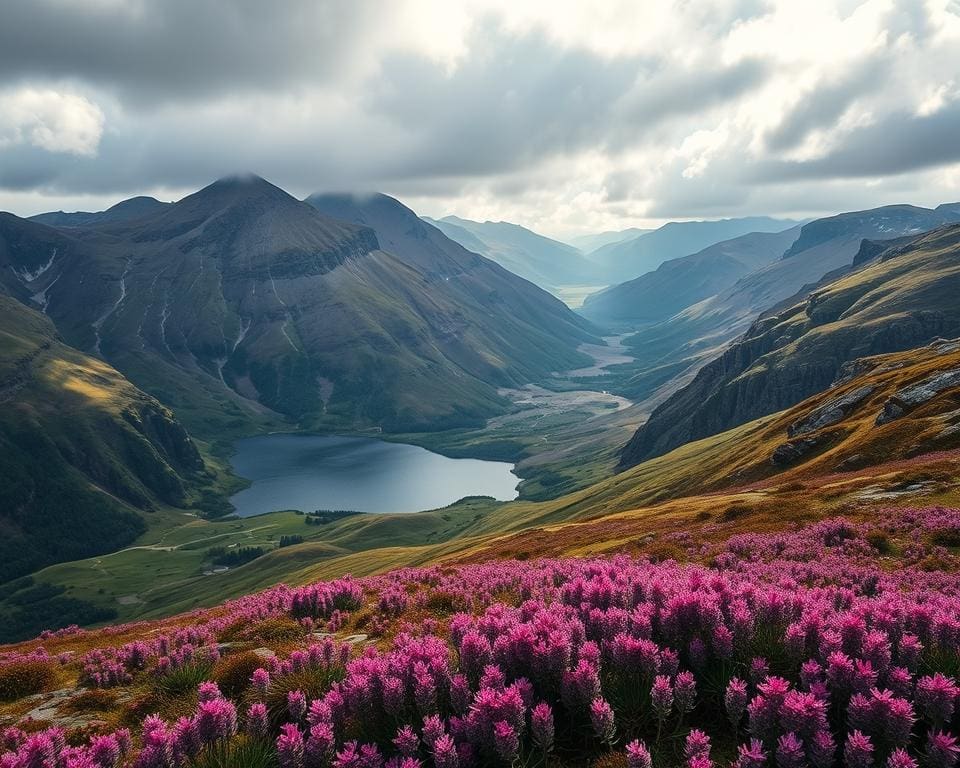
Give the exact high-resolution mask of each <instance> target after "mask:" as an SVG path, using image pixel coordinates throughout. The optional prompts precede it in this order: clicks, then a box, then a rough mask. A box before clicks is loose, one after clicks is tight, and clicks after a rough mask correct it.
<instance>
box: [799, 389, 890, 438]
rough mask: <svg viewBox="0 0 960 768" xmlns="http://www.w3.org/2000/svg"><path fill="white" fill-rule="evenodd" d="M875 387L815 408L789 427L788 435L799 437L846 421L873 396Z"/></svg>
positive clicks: (852, 393)
mask: <svg viewBox="0 0 960 768" xmlns="http://www.w3.org/2000/svg"><path fill="white" fill-rule="evenodd" d="M874 389H875V387H874V386H873V385H872V384H867V385H864V386H862V387H857V388H856V389H853V390H851V391H850V392H847V393H846V394H845V395H841V396H840V397H835V398H833V399H832V400H829V401H828V402H826V403H824V404H823V405H820V406H818V407H817V408H814V409H813V410H812V411H810V412H809V413H808V414H807V415H806V416H804V417H803V418H802V419H797V420H796V421H795V422H793V424H791V425H790V426H789V427H787V435H789V436H790V437H797V436H798V435H805V434H807V433H809V432H815V431H816V430H818V429H820V428H822V427H828V426H830V425H831V424H836V423H837V422H838V421H841V420H842V419H844V418H845V417H846V416H847V414H849V413H850V412H851V411H853V410H854V409H855V408H856V407H857V406H858V405H860V403H862V402H863V401H864V400H866V399H867V398H868V397H870V395H872V394H873V391H874Z"/></svg>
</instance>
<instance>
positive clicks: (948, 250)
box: [621, 224, 960, 466]
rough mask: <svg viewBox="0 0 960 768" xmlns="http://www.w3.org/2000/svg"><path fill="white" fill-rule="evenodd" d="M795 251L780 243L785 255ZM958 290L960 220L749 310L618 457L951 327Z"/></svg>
mask: <svg viewBox="0 0 960 768" xmlns="http://www.w3.org/2000/svg"><path fill="white" fill-rule="evenodd" d="M801 237H802V235H801ZM815 240H816V239H815ZM813 247H816V246H813ZM800 253H801V252H797V251H794V252H788V254H789V255H788V256H787V257H785V259H784V260H785V261H789V260H790V259H794V258H800V256H799V254H800ZM958 291H960V225H957V224H953V225H945V226H943V227H941V228H938V229H936V230H934V231H932V232H929V233H925V234H921V235H918V236H917V237H916V238H915V239H914V240H913V241H912V242H911V243H909V244H908V245H896V246H894V247H892V248H889V249H888V250H886V251H883V252H882V253H881V254H879V255H878V256H877V257H875V259H874V260H873V261H871V262H869V263H868V264H866V265H865V266H863V267H862V268H860V269H859V270H856V271H853V272H851V273H850V274H847V275H845V276H843V277H841V278H840V279H838V280H836V281H834V282H832V283H829V284H827V285H825V286H823V287H821V288H818V289H816V290H815V291H813V292H812V293H811V294H810V295H809V296H808V297H807V298H806V299H805V300H803V301H801V302H799V303H796V304H794V305H793V306H791V307H789V308H787V309H785V310H783V311H781V312H779V313H777V314H771V315H768V316H764V317H761V318H760V319H759V320H757V321H756V322H755V323H754V325H753V326H752V327H751V328H750V330H749V331H748V332H747V334H746V335H745V336H744V337H743V338H742V339H740V340H738V341H737V342H736V343H734V344H733V345H731V346H730V347H729V348H728V349H727V350H726V351H725V352H724V353H723V354H722V355H721V356H720V357H718V358H717V359H715V360H713V361H712V362H711V363H709V364H707V365H705V366H704V367H703V368H701V369H700V371H699V372H698V373H697V375H696V377H695V378H694V379H693V381H692V382H691V383H690V384H688V385H687V386H686V387H684V388H683V389H681V390H680V391H678V392H677V393H675V394H674V395H673V396H671V397H670V398H669V399H667V400H666V401H665V402H664V403H662V404H661V405H660V406H659V407H658V408H657V409H656V410H654V412H653V414H652V415H651V416H650V419H649V421H647V422H646V423H645V424H644V425H643V426H641V427H640V428H639V429H638V430H637V432H636V433H635V434H634V436H633V438H632V439H631V440H630V442H629V444H628V445H627V446H626V448H625V449H624V451H623V453H622V457H621V464H622V466H632V465H634V464H637V463H639V462H641V461H643V460H644V459H648V458H651V457H654V456H659V455H661V454H664V453H666V452H667V451H670V450H671V449H673V448H676V447H677V446H680V445H682V444H684V443H687V442H690V441H692V440H697V439H699V438H702V437H706V436H709V435H713V434H716V433H718V432H722V431H723V430H726V429H730V428H731V427H734V426H736V425H738V424H743V423H745V422H747V421H750V420H751V419H755V418H758V417H760V416H763V415H765V414H769V413H773V412H775V411H779V410H781V409H783V408H786V407H788V406H791V405H793V404H794V403H797V402H799V401H801V400H803V399H804V398H806V397H809V396H810V395H812V394H814V393H816V392H819V391H821V390H824V389H826V388H827V387H828V386H829V385H830V383H831V382H833V381H834V380H835V379H836V378H837V376H838V375H839V374H840V371H841V368H842V366H843V365H844V363H846V362H848V361H851V360H853V359H855V358H858V357H864V356H869V355H877V354H881V353H887V352H895V351H899V350H904V349H909V348H910V347H915V346H919V345H922V344H926V343H928V342H929V341H931V340H932V339H934V338H936V337H938V336H956V335H957V334H958V333H960V303H958V302H957V296H958Z"/></svg>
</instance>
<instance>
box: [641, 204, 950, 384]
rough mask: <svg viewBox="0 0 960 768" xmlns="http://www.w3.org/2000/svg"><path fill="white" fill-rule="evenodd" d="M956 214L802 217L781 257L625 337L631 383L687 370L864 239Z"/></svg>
mask: <svg viewBox="0 0 960 768" xmlns="http://www.w3.org/2000/svg"><path fill="white" fill-rule="evenodd" d="M955 221H960V214H958V213H957V212H956V211H955V210H953V209H951V207H950V206H947V205H941V206H939V207H938V208H936V209H929V208H919V207H916V206H910V205H897V206H887V207H884V208H875V209H870V210H866V211H854V212H851V213H843V214H839V215H838V216H831V217H828V218H825V219H817V220H815V221H812V222H810V223H808V224H805V225H804V226H803V228H802V229H801V232H800V236H799V237H798V238H797V239H796V241H795V242H794V244H793V245H792V246H791V247H790V249H789V250H788V251H787V252H785V254H784V256H783V258H781V259H778V260H776V261H773V262H771V263H769V264H767V265H766V266H763V267H761V268H760V269H758V270H756V271H754V272H752V273H750V274H749V275H746V276H745V277H743V278H741V279H739V280H738V281H737V282H736V283H734V284H733V285H732V286H730V287H729V288H727V289H726V290H723V291H721V292H719V293H717V294H715V295H713V296H711V297H709V298H707V299H704V300H703V301H700V302H698V303H696V304H693V305H692V306H689V307H687V308H686V309H684V310H682V311H680V312H678V313H677V314H675V315H673V316H672V317H669V318H667V319H665V320H663V321H661V322H658V323H654V324H652V325H649V326H647V327H644V328H642V329H641V330H640V331H639V332H638V333H636V334H634V335H633V336H631V337H630V338H628V339H627V340H626V342H625V343H626V344H627V345H628V346H629V347H630V348H631V350H632V351H633V352H634V354H635V356H636V357H637V359H638V366H639V367H640V368H641V372H640V373H638V375H637V376H636V377H635V381H634V382H633V383H632V384H631V387H630V388H632V390H636V392H639V393H643V392H644V391H645V389H646V388H647V386H648V385H647V383H646V382H647V380H650V379H653V380H662V379H663V378H664V377H669V376H675V375H677V374H679V373H681V372H684V371H686V372H688V375H692V374H691V373H690V372H695V371H696V370H697V369H698V368H699V367H700V366H701V365H703V364H704V363H706V362H707V361H709V360H711V359H712V358H713V357H715V356H716V355H717V354H719V353H720V351H722V349H723V348H724V347H725V346H726V345H727V344H728V343H729V342H730V341H732V340H733V339H735V338H737V337H738V336H740V335H742V334H743V333H745V332H746V331H747V330H748V329H749V327H750V325H751V324H752V323H753V321H754V320H756V318H757V316H758V315H760V314H761V313H762V312H766V311H769V310H770V309H772V308H774V307H776V306H778V305H779V304H780V303H781V302H785V301H788V300H794V297H797V299H798V298H799V297H802V296H804V295H805V294H806V291H807V290H808V289H809V288H811V287H813V286H814V285H816V284H817V283H818V282H819V281H820V280H821V279H822V278H823V277H824V276H825V275H827V274H829V273H831V272H834V271H835V270H838V269H843V268H847V267H849V266H851V264H852V262H853V260H854V258H855V257H856V255H857V254H858V252H859V251H860V246H861V243H862V241H863V240H864V239H874V240H881V241H882V240H893V239H895V238H898V237H904V236H908V235H916V234H918V233H920V232H926V231H928V230H931V229H933V228H935V227H938V226H941V225H943V224H946V223H950V222H955ZM630 388H628V389H630Z"/></svg>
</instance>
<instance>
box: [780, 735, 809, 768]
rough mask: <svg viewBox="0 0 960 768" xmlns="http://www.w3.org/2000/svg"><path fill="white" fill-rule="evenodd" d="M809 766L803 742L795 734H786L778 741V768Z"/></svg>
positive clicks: (802, 767)
mask: <svg viewBox="0 0 960 768" xmlns="http://www.w3.org/2000/svg"><path fill="white" fill-rule="evenodd" d="M806 764H807V758H806V755H805V754H804V752H803V742H802V741H800V739H799V737H798V736H797V734H795V733H792V732H791V733H785V734H784V735H783V736H781V737H780V738H779V739H778V740H777V768H804V766H806Z"/></svg>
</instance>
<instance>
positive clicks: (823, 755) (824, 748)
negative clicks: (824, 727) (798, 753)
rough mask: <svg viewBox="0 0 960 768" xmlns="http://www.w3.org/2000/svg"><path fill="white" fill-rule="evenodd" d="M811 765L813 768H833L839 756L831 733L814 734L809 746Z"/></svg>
mask: <svg viewBox="0 0 960 768" xmlns="http://www.w3.org/2000/svg"><path fill="white" fill-rule="evenodd" d="M807 752H808V754H809V756H810V764H811V765H812V766H813V768H831V767H832V766H833V763H834V761H835V760H836V755H837V745H836V743H835V742H834V740H833V736H832V735H831V733H830V731H820V732H819V733H815V734H813V738H812V739H810V743H809V744H808V745H807Z"/></svg>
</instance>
